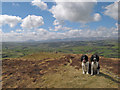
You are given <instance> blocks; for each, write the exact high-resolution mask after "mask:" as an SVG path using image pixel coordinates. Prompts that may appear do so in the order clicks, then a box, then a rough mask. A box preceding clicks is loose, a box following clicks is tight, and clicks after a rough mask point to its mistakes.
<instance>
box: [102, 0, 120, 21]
mask: <svg viewBox="0 0 120 90" xmlns="http://www.w3.org/2000/svg"><path fill="white" fill-rule="evenodd" d="M105 9H106V10H105V12H104V14H105V15H108V16H110V17H111V18H114V19H115V20H118V2H114V3H113V4H110V5H108V6H106V7H105ZM119 12H120V11H119Z"/></svg>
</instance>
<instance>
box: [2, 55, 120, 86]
mask: <svg viewBox="0 0 120 90" xmlns="http://www.w3.org/2000/svg"><path fill="white" fill-rule="evenodd" d="M88 56H89V58H90V55H88ZM80 57H81V54H62V53H37V54H32V55H28V56H25V57H22V58H14V59H4V60H3V74H2V75H3V77H2V79H3V81H2V83H3V88H41V87H47V88H51V87H54V88H118V84H119V83H120V82H119V81H118V79H119V76H120V75H119V74H118V62H120V60H119V59H111V58H104V57H100V65H101V71H100V75H94V76H91V75H83V74H82V70H81V62H80ZM118 75H119V76H118ZM98 83H99V84H98Z"/></svg>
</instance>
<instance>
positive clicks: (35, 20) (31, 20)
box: [21, 15, 44, 29]
mask: <svg viewBox="0 0 120 90" xmlns="http://www.w3.org/2000/svg"><path fill="white" fill-rule="evenodd" d="M43 24H44V21H43V17H42V16H35V15H28V16H27V17H26V18H24V19H23V22H22V24H21V27H22V28H27V29H33V28H37V27H39V26H41V25H43Z"/></svg>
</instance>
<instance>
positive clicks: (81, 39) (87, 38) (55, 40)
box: [25, 37, 118, 43]
mask: <svg viewBox="0 0 120 90" xmlns="http://www.w3.org/2000/svg"><path fill="white" fill-rule="evenodd" d="M112 39H113V40H114V39H115V40H118V37H90V38H89V37H80V38H66V39H49V40H41V41H36V40H33V39H30V40H27V41H25V42H41V43H44V42H61V41H97V40H112Z"/></svg>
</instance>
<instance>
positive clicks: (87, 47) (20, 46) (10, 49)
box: [2, 40, 119, 58]
mask: <svg viewBox="0 0 120 90" xmlns="http://www.w3.org/2000/svg"><path fill="white" fill-rule="evenodd" d="M2 48H3V50H2V58H16V57H23V56H25V55H29V54H33V53H37V52H61V53H71V54H94V53H97V54H98V55H100V56H104V57H108V58H119V57H118V41H117V40H98V41H67V42H49V43H41V42H3V45H2Z"/></svg>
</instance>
